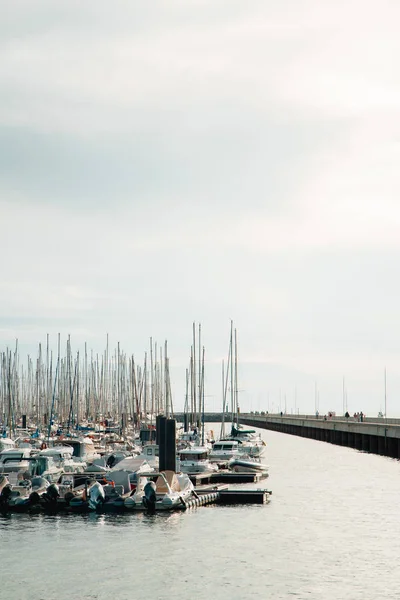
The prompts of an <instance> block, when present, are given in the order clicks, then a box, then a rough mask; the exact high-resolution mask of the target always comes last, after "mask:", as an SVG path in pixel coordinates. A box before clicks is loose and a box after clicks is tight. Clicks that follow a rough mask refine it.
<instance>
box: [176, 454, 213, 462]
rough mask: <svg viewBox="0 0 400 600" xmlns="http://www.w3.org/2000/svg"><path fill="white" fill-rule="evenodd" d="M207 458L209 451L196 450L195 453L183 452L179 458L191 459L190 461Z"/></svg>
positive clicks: (182, 459) (183, 459)
mask: <svg viewBox="0 0 400 600" xmlns="http://www.w3.org/2000/svg"><path fill="white" fill-rule="evenodd" d="M206 458H207V452H201V453H200V452H196V453H195V454H187V453H184V454H181V455H180V457H179V459H180V460H181V461H182V462H183V461H185V460H190V461H198V460H206Z"/></svg>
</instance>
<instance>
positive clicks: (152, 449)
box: [136, 444, 159, 469]
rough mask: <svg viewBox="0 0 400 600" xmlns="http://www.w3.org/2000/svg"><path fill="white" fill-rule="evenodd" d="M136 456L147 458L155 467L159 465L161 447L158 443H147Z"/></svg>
mask: <svg viewBox="0 0 400 600" xmlns="http://www.w3.org/2000/svg"><path fill="white" fill-rule="evenodd" d="M136 458H141V459H142V460H146V461H147V462H148V463H149V465H150V466H151V467H152V468H153V469H158V467H159V447H158V444H145V445H144V446H143V448H142V451H141V453H140V454H138V455H136Z"/></svg>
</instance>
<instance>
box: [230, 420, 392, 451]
mask: <svg viewBox="0 0 400 600" xmlns="http://www.w3.org/2000/svg"><path fill="white" fill-rule="evenodd" d="M392 421H394V422H392ZM240 422H241V423H243V424H244V425H249V426H253V427H260V428H261V429H269V430H271V431H278V432H280V433H286V434H289V435H297V436H300V437H306V438H310V439H313V440H318V441H321V442H328V443H330V444H336V445H338V446H348V447H350V448H355V449H356V450H362V451H364V452H371V453H373V454H381V455H384V456H390V457H392V458H400V424H398V423H399V420H398V419H392V420H389V419H387V420H386V419H381V418H379V419H378V418H377V419H376V420H375V421H374V420H373V419H372V418H369V419H368V420H367V421H365V422H362V423H360V422H357V421H355V420H354V419H352V418H350V419H346V418H345V417H339V418H336V417H332V418H329V419H327V420H324V419H323V418H321V417H319V418H317V417H311V416H306V415H282V416H280V415H253V414H242V415H241V416H240Z"/></svg>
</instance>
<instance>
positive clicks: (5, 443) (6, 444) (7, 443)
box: [0, 436, 15, 452]
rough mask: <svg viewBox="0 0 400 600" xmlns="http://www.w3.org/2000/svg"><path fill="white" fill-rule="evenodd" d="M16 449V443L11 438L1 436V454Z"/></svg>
mask: <svg viewBox="0 0 400 600" xmlns="http://www.w3.org/2000/svg"><path fill="white" fill-rule="evenodd" d="M12 448H15V442H14V440H12V439H11V438H8V437H2V436H0V452H2V451H3V450H10V449H12Z"/></svg>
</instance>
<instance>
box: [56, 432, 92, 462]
mask: <svg viewBox="0 0 400 600" xmlns="http://www.w3.org/2000/svg"><path fill="white" fill-rule="evenodd" d="M58 444H60V445H63V446H64V445H65V446H70V447H72V448H73V457H74V459H75V460H76V461H78V460H79V461H81V462H86V463H87V464H89V463H92V462H93V461H94V460H95V459H96V458H100V454H99V453H98V452H97V449H96V446H95V445H94V443H93V440H91V439H90V438H89V437H84V438H72V437H71V438H66V439H63V440H60V439H59V440H58V442H57V445H58Z"/></svg>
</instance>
